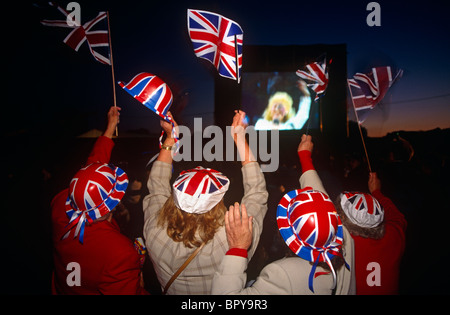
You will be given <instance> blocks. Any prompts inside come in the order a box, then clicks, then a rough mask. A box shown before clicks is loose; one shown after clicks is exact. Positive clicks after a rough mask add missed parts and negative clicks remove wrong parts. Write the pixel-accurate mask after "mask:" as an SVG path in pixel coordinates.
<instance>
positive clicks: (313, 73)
mask: <svg viewBox="0 0 450 315" xmlns="http://www.w3.org/2000/svg"><path fill="white" fill-rule="evenodd" d="M296 74H297V75H298V76H299V77H300V78H302V79H304V80H306V84H307V85H308V87H309V88H311V89H312V90H313V91H314V92H316V98H315V99H314V101H317V100H318V99H319V98H320V97H322V96H323V95H325V90H326V88H327V85H328V71H327V63H326V58H325V56H324V57H323V58H322V59H321V60H320V61H318V62H313V63H310V64H308V65H306V70H300V69H299V70H297V72H296Z"/></svg>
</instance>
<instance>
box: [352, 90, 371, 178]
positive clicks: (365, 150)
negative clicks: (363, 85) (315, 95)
mask: <svg viewBox="0 0 450 315" xmlns="http://www.w3.org/2000/svg"><path fill="white" fill-rule="evenodd" d="M347 85H348V82H347ZM348 89H349V91H350V97H351V99H352V105H353V111H354V112H355V117H356V123H357V124H358V128H359V134H360V135H361V140H362V143H363V147H364V152H365V153H366V159H367V165H368V166H369V172H370V173H372V168H371V167H370V160H369V155H368V154H367V149H366V142H365V141H364V137H363V134H362V130H361V124H360V123H359V117H358V114H357V113H356V108H355V103H354V102H353V94H352V89H351V88H350V86H349V87H348Z"/></svg>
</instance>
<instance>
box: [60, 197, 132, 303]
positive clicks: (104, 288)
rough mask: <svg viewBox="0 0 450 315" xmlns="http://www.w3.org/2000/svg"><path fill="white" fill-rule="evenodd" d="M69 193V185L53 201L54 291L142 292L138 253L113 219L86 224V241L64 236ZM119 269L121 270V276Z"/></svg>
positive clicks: (66, 292) (84, 292)
mask: <svg viewBox="0 0 450 315" xmlns="http://www.w3.org/2000/svg"><path fill="white" fill-rule="evenodd" d="M67 196H68V190H67V189H66V190H64V191H62V192H61V193H59V194H58V195H57V196H56V197H55V198H54V199H53V202H52V222H53V226H52V227H53V245H54V265H55V276H54V281H53V285H54V287H53V293H54V294H83V295H86V294H89V295H93V294H136V293H138V292H140V291H141V288H140V283H139V279H140V278H139V277H140V276H139V273H140V269H139V255H138V253H137V252H136V250H134V248H133V244H132V242H131V240H130V239H128V238H127V237H126V236H124V235H123V234H121V233H120V229H119V226H118V225H117V223H116V222H115V220H114V219H112V220H111V222H109V221H108V220H103V221H99V222H96V223H94V224H92V225H86V226H85V231H84V240H83V243H80V242H79V240H78V238H73V237H67V238H65V239H62V237H63V236H64V234H65V232H66V230H65V228H66V226H67V224H68V222H69V220H68V218H67V215H66V212H65V211H63V209H64V205H65V201H66V199H67ZM74 263H75V264H74ZM118 272H121V273H122V275H121V277H120V279H119V278H118V277H117V273H118ZM78 280H79V281H78Z"/></svg>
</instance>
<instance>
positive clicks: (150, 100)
mask: <svg viewBox="0 0 450 315" xmlns="http://www.w3.org/2000/svg"><path fill="white" fill-rule="evenodd" d="M118 84H119V85H120V86H121V87H122V88H123V89H124V90H125V91H127V92H128V94H130V95H131V96H133V97H134V98H135V99H136V100H138V101H139V102H141V103H142V104H143V105H144V106H145V107H147V108H149V109H151V110H152V111H153V112H155V113H156V114H157V115H158V116H159V117H161V118H162V119H164V120H166V121H167V122H170V123H171V124H172V136H173V138H174V139H175V144H176V148H177V151H178V136H177V134H176V131H175V124H174V122H173V121H172V118H171V117H170V116H169V115H168V114H167V113H168V111H169V109H170V106H171V105H172V101H173V94H172V91H171V90H170V87H169V86H168V85H167V84H166V83H165V82H164V81H163V80H162V79H161V78H159V77H157V76H156V75H154V74H151V73H148V72H142V73H139V74H137V75H136V76H135V77H134V78H133V79H131V81H130V82H128V83H125V82H123V81H119V82H118ZM163 135H164V130H163V131H162V132H161V136H160V137H159V148H161V146H162V137H163Z"/></svg>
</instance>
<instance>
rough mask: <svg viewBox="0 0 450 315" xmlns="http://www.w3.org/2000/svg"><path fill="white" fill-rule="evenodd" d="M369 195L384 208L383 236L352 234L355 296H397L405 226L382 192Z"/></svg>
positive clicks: (401, 216) (394, 207)
mask: <svg viewBox="0 0 450 315" xmlns="http://www.w3.org/2000/svg"><path fill="white" fill-rule="evenodd" d="M372 195H373V196H374V197H375V198H376V199H377V200H378V201H379V202H380V204H381V206H383V208H384V222H385V234H384V236H383V238H382V239H380V240H374V239H370V238H363V237H360V236H353V235H352V237H353V240H354V243H355V275H356V294H358V295H368V294H371V295H373V294H398V282H399V272H400V262H401V259H402V257H403V253H404V251H405V232H406V225H407V223H406V220H405V217H404V216H403V214H402V213H401V212H400V211H399V210H398V209H397V207H396V206H395V205H394V203H393V202H392V201H391V200H390V199H389V198H387V197H385V196H384V195H383V194H382V193H381V191H379V190H375V191H374V192H373V193H372ZM371 263H372V264H371Z"/></svg>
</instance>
